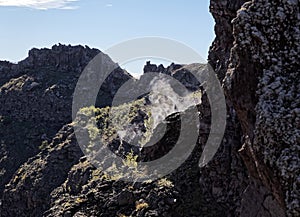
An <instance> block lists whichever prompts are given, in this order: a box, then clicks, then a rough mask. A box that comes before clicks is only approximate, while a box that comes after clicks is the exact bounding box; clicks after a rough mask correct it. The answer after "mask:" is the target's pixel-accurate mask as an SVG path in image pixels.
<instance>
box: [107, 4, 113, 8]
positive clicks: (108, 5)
mask: <svg viewBox="0 0 300 217" xmlns="http://www.w3.org/2000/svg"><path fill="white" fill-rule="evenodd" d="M105 6H106V7H112V6H113V5H112V4H106V5H105Z"/></svg>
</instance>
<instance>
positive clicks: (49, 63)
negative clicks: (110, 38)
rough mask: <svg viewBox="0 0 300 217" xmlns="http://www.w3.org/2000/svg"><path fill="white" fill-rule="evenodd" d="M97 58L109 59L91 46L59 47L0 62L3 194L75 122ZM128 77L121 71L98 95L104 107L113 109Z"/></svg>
mask: <svg viewBox="0 0 300 217" xmlns="http://www.w3.org/2000/svg"><path fill="white" fill-rule="evenodd" d="M98 54H99V55H104V54H103V53H101V52H100V51H99V50H96V49H90V48H88V47H83V46H65V45H55V46H53V47H52V49H32V50H31V51H29V56H28V58H26V59H25V60H23V61H21V62H19V63H18V64H12V63H9V62H0V104H1V105H5V106H1V108H0V136H1V146H0V149H1V152H0V168H1V169H0V196H1V195H2V191H3V188H4V185H5V184H7V183H8V182H9V180H10V179H11V177H12V175H13V173H14V172H15V171H16V170H17V168H18V167H19V166H20V165H21V164H22V163H24V162H26V161H27V159H28V158H30V157H33V156H35V155H36V154H38V153H39V152H40V149H39V147H42V144H45V143H50V142H51V140H52V138H53V136H54V135H55V134H56V133H57V132H58V130H59V129H60V128H62V126H64V125H65V124H68V123H70V122H71V121H72V116H71V115H72V94H73V92H74V89H75V86H76V83H77V80H78V78H79V76H80V74H81V72H82V70H83V69H84V67H85V66H86V65H87V64H88V63H89V62H90V61H91V60H92V59H93V58H94V57H95V56H96V55H98ZM109 60H110V59H109ZM107 64H114V63H113V62H112V61H111V60H110V62H108V63H107ZM129 78H131V76H130V75H129V74H128V73H127V72H125V71H123V70H122V69H121V68H116V69H115V71H113V73H111V74H110V76H109V77H108V78H107V80H106V82H104V84H103V85H104V87H103V88H102V89H101V90H100V91H99V96H101V97H102V98H101V102H102V104H101V105H99V106H107V105H110V103H111V101H112V98H113V93H115V92H116V90H117V89H118V88H119V87H120V85H122V83H123V82H125V81H127V80H128V79H129ZM104 88H105V90H104Z"/></svg>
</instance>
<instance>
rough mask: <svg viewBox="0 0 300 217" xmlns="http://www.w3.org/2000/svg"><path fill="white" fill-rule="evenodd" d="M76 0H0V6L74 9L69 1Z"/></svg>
mask: <svg viewBox="0 0 300 217" xmlns="http://www.w3.org/2000/svg"><path fill="white" fill-rule="evenodd" d="M76 1H78V0H0V7H1V6H14V7H28V8H34V9H39V10H47V9H76V8H77V7H76V6H74V5H72V4H71V3H73V2H76Z"/></svg>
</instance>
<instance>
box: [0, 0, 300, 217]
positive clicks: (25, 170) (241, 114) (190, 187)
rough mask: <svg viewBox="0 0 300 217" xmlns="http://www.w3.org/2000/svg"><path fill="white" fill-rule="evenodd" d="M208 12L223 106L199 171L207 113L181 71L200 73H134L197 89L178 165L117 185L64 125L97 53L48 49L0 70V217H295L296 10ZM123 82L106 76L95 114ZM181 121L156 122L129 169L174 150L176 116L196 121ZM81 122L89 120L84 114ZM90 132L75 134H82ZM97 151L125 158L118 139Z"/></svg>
mask: <svg viewBox="0 0 300 217" xmlns="http://www.w3.org/2000/svg"><path fill="white" fill-rule="evenodd" d="M210 10H211V12H212V14H213V16H214V18H215V20H216V27H215V30H216V39H215V41H214V43H213V45H212V47H211V49H210V53H209V63H210V64H211V65H212V67H213V68H214V70H215V72H216V74H217V76H218V78H219V80H220V82H221V83H222V85H223V87H224V90H225V93H226V97H227V110H228V114H227V127H226V131H225V135H224V138H223V141H222V143H221V144H220V147H219V149H218V151H217V153H216V155H215V156H214V158H213V159H212V160H211V161H210V162H209V163H208V164H207V165H205V166H203V167H201V168H199V166H198V162H199V158H200V156H201V154H202V151H203V149H204V146H205V143H206V141H207V138H208V136H209V133H210V125H211V109H213V108H210V105H209V101H208V98H207V96H206V93H205V91H203V89H202V88H201V84H200V83H199V82H197V81H196V80H195V78H194V77H193V76H192V75H191V71H192V70H196V71H197V70H198V71H199V72H200V71H201V70H203V67H202V66H201V65H197V67H196V65H194V64H192V65H184V66H183V65H177V64H172V65H171V66H169V67H167V68H165V67H164V66H162V65H160V66H156V65H153V64H151V63H150V62H148V63H147V64H146V66H145V68H144V73H145V75H144V76H146V74H147V73H151V72H156V73H160V74H165V75H169V76H171V77H172V78H175V79H177V80H178V81H180V82H181V83H182V84H183V85H184V86H185V87H186V88H187V89H189V90H190V91H194V90H198V89H201V102H200V103H199V105H197V109H198V113H197V115H198V118H199V121H200V125H199V129H198V130H199V137H198V140H197V144H196V147H195V149H194V151H193V152H192V154H191V155H190V157H189V158H188V160H187V161H186V162H185V163H184V164H183V165H181V166H180V167H179V168H178V169H177V170H175V171H174V172H172V173H171V174H169V175H167V176H166V177H164V178H162V179H160V180H157V181H148V182H144V183H137V182H133V183H128V182H123V181H121V180H118V179H117V178H116V177H112V176H109V175H107V174H106V173H104V171H101V170H99V169H96V168H95V167H94V166H93V165H92V164H91V163H90V162H89V161H88V159H87V157H85V156H84V157H83V153H82V151H81V149H80V148H79V145H78V143H77V140H76V137H75V134H74V130H73V127H74V126H75V125H74V124H75V122H74V123H71V121H72V119H71V102H72V93H73V92H74V88H75V85H76V82H77V80H78V77H79V76H80V73H81V71H82V70H83V69H84V68H85V66H86V65H87V64H88V62H89V61H90V60H91V59H92V58H93V57H95V56H96V55H97V54H100V55H104V54H102V53H101V52H100V51H98V50H95V49H90V48H88V47H85V48H84V47H82V46H76V47H71V46H63V45H58V46H54V47H52V49H41V50H38V49H33V50H31V51H30V52H29V57H28V58H27V59H25V60H24V61H21V62H20V63H19V64H12V63H9V62H5V61H2V62H0V103H1V105H5V106H2V107H1V108H0V138H1V139H0V148H1V152H0V196H1V201H0V216H1V217H10V216H24V217H25V216H66V217H67V216H78V217H79V216H123V217H124V216H140V217H142V216H148V217H150V216H166V217H169V216H171V217H172V216H174V217H175V216H176V217H178V216H179V217H186V216H197V217H199V216H203V217H204V216H205V217H207V216H212V217H215V216H220V217H221V216H222V217H223V216H227V217H231V216H242V217H257V216H261V217H284V216H287V215H288V216H291V217H298V216H299V215H300V210H299V198H300V193H299V180H300V177H299V173H300V170H299V165H300V162H299V161H300V157H299V151H300V148H299V143H300V110H299V108H300V101H299V99H300V92H299V90H300V83H299V82H300V77H299V75H300V73H299V69H300V67H299V62H298V61H297V60H298V56H299V53H300V32H299V29H300V28H299V27H300V26H299V25H300V20H299V19H300V15H299V2H298V1H296V0H283V1H271V0H253V1H249V2H246V1H242V0H211V6H210ZM105 58H106V59H108V60H109V58H108V57H105ZM106 63H107V64H114V63H113V62H112V61H107V62H106ZM142 77H143V76H142ZM130 78H131V76H130V75H129V74H127V73H126V72H125V71H123V70H122V69H120V68H117V69H116V70H115V71H114V72H113V73H112V75H111V76H110V77H109V78H107V80H106V82H105V83H104V84H103V87H102V89H100V92H99V96H100V97H102V98H101V100H99V101H101V102H103V99H105V100H104V103H103V104H101V105H99V104H98V106H99V107H104V106H106V105H110V103H111V100H112V98H113V97H114V94H115V93H116V91H117V90H118V88H119V87H120V86H121V85H122V83H123V82H126V81H128V80H129V79H130ZM158 78H159V76H158ZM129 95H130V93H129ZM145 99H147V97H145ZM124 106H125V107H126V105H120V107H116V110H115V111H116V112H118V111H119V110H121V108H122V107H124ZM144 106H149V102H146V103H145V104H144ZM93 109H95V108H93ZM93 109H92V110H91V111H92V112H91V114H93V113H95V112H94V110H93ZM87 111H90V110H89V108H87ZM99 111H105V112H106V113H105V114H104V115H102V116H99V117H98V119H96V121H97V122H98V125H99V126H100V127H99V128H101V127H103V125H105V122H104V121H102V120H101V118H104V117H106V116H108V113H107V112H108V111H109V108H108V107H106V108H99ZM189 112H190V108H189V109H187V110H185V111H180V112H176V113H174V114H170V115H169V116H168V117H166V118H165V119H164V120H161V119H160V121H161V122H162V123H166V124H167V130H166V133H165V135H164V136H163V138H161V140H160V141H159V142H158V143H157V144H155V145H154V146H152V147H143V148H141V149H135V150H134V151H135V152H134V153H135V154H138V155H139V159H138V160H141V161H149V160H153V159H157V158H158V157H161V156H164V155H165V154H167V153H168V152H169V151H170V150H171V149H172V147H173V146H174V144H175V143H176V142H177V139H178V134H179V133H180V130H179V127H180V125H181V122H182V119H181V117H183V116H186V117H188V118H187V120H184V121H186V122H187V124H188V123H192V122H193V121H195V119H197V118H191V117H192V116H189V115H186V114H189ZM137 113H138V115H137V116H131V115H130V117H129V121H130V123H131V124H132V126H142V127H144V128H143V129H142V130H143V131H145V130H146V128H147V127H146V125H145V121H144V120H145V119H146V117H148V114H146V113H141V112H137ZM125 116H126V115H125ZM80 118H81V121H83V120H85V121H88V120H90V121H95V120H94V119H92V120H91V119H89V118H91V117H88V115H85V114H81V116H80ZM191 119H193V120H191ZM83 122H84V121H83ZM70 123H71V124H70ZM159 126H160V125H158V126H157V128H156V129H155V130H156V131H159V130H160V128H159ZM110 129H111V130H113V128H110ZM92 130H95V129H92V128H91V129H90V131H89V129H88V128H84V127H83V128H82V132H84V133H86V134H87V135H91V134H89V133H90V132H92ZM96 130H97V129H96ZM132 130H134V129H133V128H132ZM156 131H154V132H156ZM128 132H131V131H128ZM109 133H110V132H109ZM127 134H129V133H127ZM130 136H131V135H129V137H130ZM124 138H127V137H126V135H125V136H124ZM116 141H117V145H116V144H115V143H114V142H116ZM121 144H122V145H121ZM125 145H126V144H125ZM108 146H109V147H113V148H115V149H114V150H113V151H115V153H116V154H117V153H119V154H120V153H122V154H121V155H122V157H123V158H124V160H125V161H126V159H127V158H126V155H127V154H128V153H129V152H130V148H128V147H125V146H124V143H123V141H122V138H121V139H120V138H116V139H114V140H113V141H110V143H109V144H108ZM120 148H122V151H120V150H119V149H120ZM127 156H128V155H127ZM131 157H133V156H131ZM105 160H107V158H106V157H105V159H103V161H105ZM129 160H130V159H129ZM131 160H132V158H131ZM130 162H131V161H130ZM134 163H136V162H134ZM121 175H122V174H121ZM116 176H120V174H116Z"/></svg>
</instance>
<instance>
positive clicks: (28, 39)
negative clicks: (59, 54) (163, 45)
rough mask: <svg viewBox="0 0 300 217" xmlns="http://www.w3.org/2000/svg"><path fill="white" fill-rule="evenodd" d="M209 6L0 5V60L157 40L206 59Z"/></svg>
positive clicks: (165, 2) (50, 1) (89, 0)
mask: <svg viewBox="0 0 300 217" xmlns="http://www.w3.org/2000/svg"><path fill="white" fill-rule="evenodd" d="M208 5H209V1H208V0H189V1H183V0H151V1H146V0H78V1H76V0H75V1H74V0H0V26H1V31H0V39H1V40H0V47H1V49H0V60H9V61H13V62H18V61H20V60H22V59H24V58H25V57H26V56H27V52H28V50H29V49H31V48H32V47H37V48H42V47H51V46H52V45H54V44H57V43H63V44H72V45H76V44H82V45H88V46H90V47H95V48H98V49H100V50H102V51H104V50H105V49H107V48H109V47H110V46H112V45H114V44H117V43H119V42H122V41H125V40H128V39H132V38H137V37H143V36H159V37H166V38H170V39H175V40H177V41H180V42H183V43H185V44H186V45H188V46H190V47H191V48H193V49H195V50H196V51H197V52H198V53H199V54H200V55H201V56H202V57H203V58H204V59H206V58H207V52H208V48H209V46H210V44H211V42H212V40H213V38H214V31H213V29H214V27H213V26H214V21H213V18H212V16H211V15H210V14H209V12H208V11H209V10H208V8H209V6H208Z"/></svg>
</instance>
